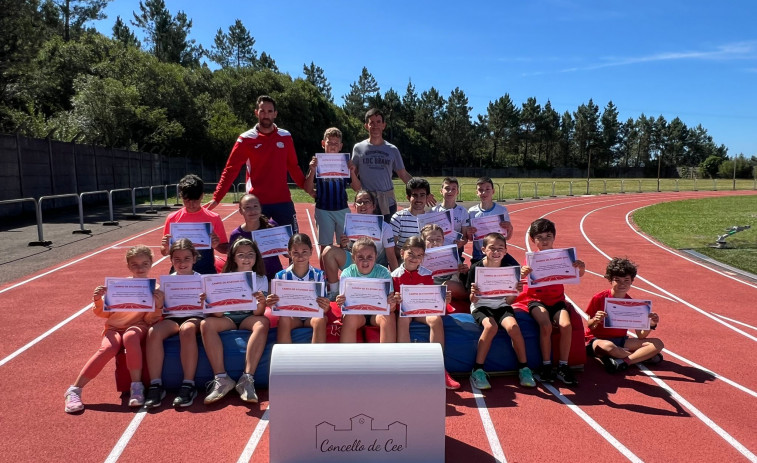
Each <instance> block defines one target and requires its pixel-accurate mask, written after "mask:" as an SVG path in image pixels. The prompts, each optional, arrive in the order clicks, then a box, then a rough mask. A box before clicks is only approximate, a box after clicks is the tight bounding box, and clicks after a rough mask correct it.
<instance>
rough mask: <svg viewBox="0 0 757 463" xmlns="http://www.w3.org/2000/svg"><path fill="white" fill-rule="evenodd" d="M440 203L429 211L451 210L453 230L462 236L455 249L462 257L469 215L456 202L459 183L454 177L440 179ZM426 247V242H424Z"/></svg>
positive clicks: (466, 240)
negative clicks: (441, 200) (441, 199)
mask: <svg viewBox="0 0 757 463" xmlns="http://www.w3.org/2000/svg"><path fill="white" fill-rule="evenodd" d="M441 193H442V198H443V202H442V204H437V205H436V206H434V207H432V208H431V212H443V211H450V210H451V211H452V226H453V227H454V229H455V231H456V232H458V233H460V234H461V235H462V236H463V237H462V239H460V240H459V241H457V243H456V244H457V249H458V252H459V253H460V257H461V258H462V257H463V247H464V246H465V244H466V243H467V242H468V239H467V236H468V227H469V226H470V215H468V210H467V209H466V208H465V207H463V206H462V205H460V204H457V196H458V195H459V194H460V183H459V182H458V181H457V178H456V177H445V178H444V180H442V190H441ZM426 247H428V243H426Z"/></svg>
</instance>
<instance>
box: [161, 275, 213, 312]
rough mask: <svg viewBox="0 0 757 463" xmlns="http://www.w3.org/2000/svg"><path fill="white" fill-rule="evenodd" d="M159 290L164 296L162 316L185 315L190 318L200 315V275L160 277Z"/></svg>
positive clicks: (201, 289)
mask: <svg viewBox="0 0 757 463" xmlns="http://www.w3.org/2000/svg"><path fill="white" fill-rule="evenodd" d="M160 289H161V290H163V294H164V295H165V297H164V298H163V314H164V315H168V314H173V315H178V314H182V313H186V314H187V316H190V315H195V314H198V313H202V301H201V300H200V293H202V292H204V288H203V287H202V275H162V276H161V277H160Z"/></svg>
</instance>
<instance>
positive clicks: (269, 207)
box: [206, 95, 305, 233]
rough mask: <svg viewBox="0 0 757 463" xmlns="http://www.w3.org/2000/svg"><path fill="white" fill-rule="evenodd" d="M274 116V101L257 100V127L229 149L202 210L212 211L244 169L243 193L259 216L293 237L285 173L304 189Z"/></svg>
mask: <svg viewBox="0 0 757 463" xmlns="http://www.w3.org/2000/svg"><path fill="white" fill-rule="evenodd" d="M277 115H278V112H277V111H276V101H275V100H274V99H273V98H271V97H270V96H267V95H262V96H259V97H258V99H257V101H256V103H255V116H256V117H257V118H258V123H257V124H256V125H255V127H253V128H252V129H250V130H248V131H247V132H245V133H243V134H241V135H240V136H239V138H238V139H237V142H236V143H235V144H234V147H233V148H232V149H231V154H229V159H228V160H227V161H226V167H224V169H223V172H222V173H221V179H220V180H219V181H218V186H217V187H216V191H215V192H214V193H213V200H212V201H210V202H209V203H208V204H207V205H206V207H207V208H208V209H213V208H214V207H216V206H217V205H218V203H219V202H220V201H221V200H222V199H223V197H224V196H225V195H226V193H227V192H228V191H229V188H231V186H232V184H233V183H234V179H236V178H237V174H239V169H241V168H242V165H246V166H247V192H248V193H251V194H254V195H255V196H257V197H258V199H259V200H260V204H261V206H262V207H263V214H264V215H266V216H268V217H269V218H272V219H273V220H275V221H276V223H278V224H279V225H291V226H292V231H293V232H294V233H297V231H298V228H297V217H296V215H295V210H294V203H292V195H291V194H289V186H288V185H287V172H289V175H290V176H291V177H292V180H294V183H296V184H297V186H299V187H300V188H305V175H303V173H302V170H301V169H300V166H299V165H298V164H297V153H296V152H295V151H294V143H293V142H292V135H291V134H290V133H289V132H287V131H286V130H283V129H280V128H278V127H277V126H276V124H274V123H273V121H274V120H275V119H276V116H277Z"/></svg>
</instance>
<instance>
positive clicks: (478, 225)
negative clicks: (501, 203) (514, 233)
mask: <svg viewBox="0 0 757 463" xmlns="http://www.w3.org/2000/svg"><path fill="white" fill-rule="evenodd" d="M502 222H507V219H506V218H505V214H497V215H485V216H483V217H471V218H470V224H471V227H474V228H475V229H476V234H475V235H473V239H474V240H482V239H484V237H485V236H486V235H488V234H489V233H502V234H503V235H505V238H509V237H508V236H507V230H505V229H504V228H502V227H501V226H500V225H499V224H500V223H502Z"/></svg>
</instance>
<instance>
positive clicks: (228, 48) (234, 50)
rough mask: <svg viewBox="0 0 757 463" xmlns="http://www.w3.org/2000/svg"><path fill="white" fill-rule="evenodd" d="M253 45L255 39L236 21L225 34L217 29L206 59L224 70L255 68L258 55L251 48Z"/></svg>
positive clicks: (240, 22)
mask: <svg viewBox="0 0 757 463" xmlns="http://www.w3.org/2000/svg"><path fill="white" fill-rule="evenodd" d="M254 45H255V39H254V38H253V37H252V35H250V32H249V31H248V30H247V28H246V27H244V24H242V21H241V20H239V19H237V20H236V21H235V22H234V24H233V25H231V26H229V31H228V32H227V33H225V32H223V30H222V29H220V28H219V29H218V31H217V32H216V36H215V38H214V39H213V46H212V47H211V49H210V53H208V57H209V58H210V59H211V60H212V61H214V62H216V63H218V64H220V65H221V67H224V68H227V67H236V68H243V67H251V66H255V64H256V62H257V59H258V58H257V55H258V53H257V51H255V48H253V47H254Z"/></svg>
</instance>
